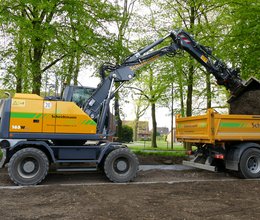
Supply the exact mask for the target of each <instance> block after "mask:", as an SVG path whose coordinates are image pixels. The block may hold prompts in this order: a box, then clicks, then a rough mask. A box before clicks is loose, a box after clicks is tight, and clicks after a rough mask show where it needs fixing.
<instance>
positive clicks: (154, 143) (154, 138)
mask: <svg viewBox="0 0 260 220" xmlns="http://www.w3.org/2000/svg"><path fill="white" fill-rule="evenodd" d="M151 107H152V124H153V132H152V147H154V148H156V147H157V142H156V134H157V123H156V116H155V103H152V104H151Z"/></svg>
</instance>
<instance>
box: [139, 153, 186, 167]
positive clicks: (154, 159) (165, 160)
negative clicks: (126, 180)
mask: <svg viewBox="0 0 260 220" xmlns="http://www.w3.org/2000/svg"><path fill="white" fill-rule="evenodd" d="M137 157H138V161H139V164H140V165H159V164H165V165H170V164H182V161H183V160H184V159H185V157H174V156H160V155H137Z"/></svg>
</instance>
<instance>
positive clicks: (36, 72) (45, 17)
mask: <svg viewBox="0 0 260 220" xmlns="http://www.w3.org/2000/svg"><path fill="white" fill-rule="evenodd" d="M0 11H1V14H0V20H1V23H2V24H4V25H5V29H6V31H7V32H8V33H9V34H11V35H12V37H13V38H14V39H16V38H19V37H18V36H17V32H16V30H17V29H18V30H20V31H19V34H20V37H22V38H23V39H24V43H26V47H27V48H28V50H27V51H24V53H23V56H25V57H28V55H29V60H30V62H29V65H28V66H29V69H28V71H27V72H29V73H30V75H26V76H24V77H27V79H28V78H30V77H29V76H31V81H32V92H33V93H36V94H40V89H41V82H42V74H43V72H45V71H48V70H49V69H50V68H51V67H53V66H54V65H56V64H57V63H58V62H59V61H61V60H62V59H64V58H65V57H67V56H71V57H73V56H74V55H73V54H74V53H76V55H75V57H76V58H77V57H78V58H77V59H80V57H79V53H77V52H79V51H80V52H81V53H83V52H84V53H85V54H89V55H92V56H98V54H102V53H106V50H105V49H104V46H103V45H102V44H101V42H108V43H105V44H107V45H106V46H111V45H109V42H111V41H110V40H109V39H108V38H107V36H106V35H105V34H104V33H106V34H107V35H108V36H109V31H108V27H107V26H106V25H104V22H110V21H113V19H114V20H115V15H116V10H115V7H114V6H113V5H112V4H111V3H108V2H107V1H98V2H93V1H91V0H86V1H77V0H67V1H61V0H53V1H49V0H40V1H38V0H37V1H36V0H25V1H21V0H12V1H10V0H3V1H2V2H1V5H0ZM70 30H73V31H74V33H76V35H77V36H73V34H71V32H72V33H73V31H70ZM75 38H76V39H80V42H79V41H78V40H76V41H74V40H75ZM73 39H74V40H73ZM110 44H111V43H110ZM24 48H25V46H24ZM99 49H100V50H99ZM97 50H99V53H98V52H97ZM75 51H77V52H75Z"/></svg>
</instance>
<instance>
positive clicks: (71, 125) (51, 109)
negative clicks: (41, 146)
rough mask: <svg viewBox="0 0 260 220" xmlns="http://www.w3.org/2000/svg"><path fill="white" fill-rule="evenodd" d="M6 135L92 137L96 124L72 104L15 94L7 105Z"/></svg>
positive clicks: (31, 95) (32, 95) (33, 95)
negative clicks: (45, 134)
mask: <svg viewBox="0 0 260 220" xmlns="http://www.w3.org/2000/svg"><path fill="white" fill-rule="evenodd" d="M9 132H12V133H17V132H19V133H59V134H96V122H95V121H93V120H92V119H91V118H90V117H89V116H88V115H87V114H86V113H85V112H84V111H83V110H82V109H81V108H80V107H78V106H77V105H76V104H75V103H74V102H65V101H51V100H44V99H43V98H42V97H40V96H38V95H35V94H22V93H18V94H15V95H14V97H13V98H12V101H11V113H10V126H9Z"/></svg>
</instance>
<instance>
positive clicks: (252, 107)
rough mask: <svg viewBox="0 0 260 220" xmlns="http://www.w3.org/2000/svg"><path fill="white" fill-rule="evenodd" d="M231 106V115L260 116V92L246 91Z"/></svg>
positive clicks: (231, 102)
mask: <svg viewBox="0 0 260 220" xmlns="http://www.w3.org/2000/svg"><path fill="white" fill-rule="evenodd" d="M229 104H230V109H229V114H238V115H260V90H251V91H245V92H244V93H242V94H241V95H240V96H238V97H236V98H234V99H233V100H232V101H230V103H229Z"/></svg>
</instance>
